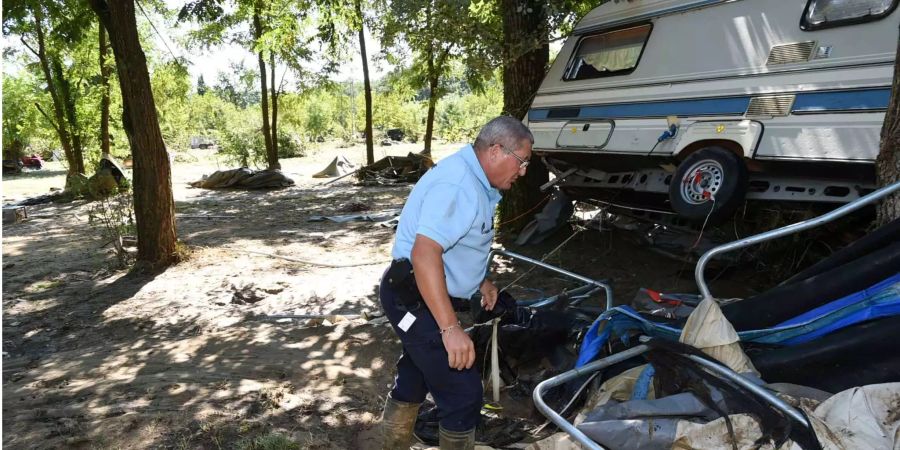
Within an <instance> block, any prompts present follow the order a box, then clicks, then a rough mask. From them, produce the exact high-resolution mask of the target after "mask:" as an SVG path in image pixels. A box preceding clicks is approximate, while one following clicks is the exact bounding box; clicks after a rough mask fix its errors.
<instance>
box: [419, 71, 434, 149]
mask: <svg viewBox="0 0 900 450" xmlns="http://www.w3.org/2000/svg"><path fill="white" fill-rule="evenodd" d="M433 67H434V65H433V64H429V65H428V68H429V74H428V118H427V119H425V120H426V122H425V150H423V151H422V154H423V155H426V156H429V157H430V156H431V138H432V137H433V135H434V111H435V109H437V101H438V96H437V87H438V76H437V75H432V74H431V73H432V71H433V70H434V69H433Z"/></svg>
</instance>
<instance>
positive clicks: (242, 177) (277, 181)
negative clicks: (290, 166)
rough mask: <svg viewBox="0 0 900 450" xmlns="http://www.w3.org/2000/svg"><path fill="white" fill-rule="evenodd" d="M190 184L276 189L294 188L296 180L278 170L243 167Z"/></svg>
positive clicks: (223, 187) (222, 187)
mask: <svg viewBox="0 0 900 450" xmlns="http://www.w3.org/2000/svg"><path fill="white" fill-rule="evenodd" d="M189 184H190V186H191V187H195V188H203V189H276V188H283V187H288V186H293V185H294V180H292V179H290V178H289V177H287V176H286V175H285V174H283V173H282V172H281V171H280V170H277V169H266V170H252V169H248V168H246V167H241V168H239V169H231V170H217V171H215V172H213V174H212V175H209V176H206V175H204V176H203V179H201V180H199V181H193V182H191V183H189Z"/></svg>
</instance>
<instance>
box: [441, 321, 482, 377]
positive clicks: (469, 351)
mask: <svg viewBox="0 0 900 450" xmlns="http://www.w3.org/2000/svg"><path fill="white" fill-rule="evenodd" d="M441 340H443V341H444V348H445V349H447V360H448V362H449V364H450V367H451V368H453V369H458V370H462V369H468V368H471V367H472V364H475V344H473V343H472V339H471V338H469V335H468V334H466V332H465V331H463V329H462V328H460V327H459V326H458V325H457V326H453V327H452V328H450V329H447V331H444V332H443V333H441Z"/></svg>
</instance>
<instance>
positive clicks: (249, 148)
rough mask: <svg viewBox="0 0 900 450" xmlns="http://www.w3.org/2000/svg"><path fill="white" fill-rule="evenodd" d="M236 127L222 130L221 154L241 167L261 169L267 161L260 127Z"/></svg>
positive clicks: (236, 125)
mask: <svg viewBox="0 0 900 450" xmlns="http://www.w3.org/2000/svg"><path fill="white" fill-rule="evenodd" d="M234 125H235V126H233V127H230V128H225V129H223V130H220V136H221V141H220V142H219V153H221V154H222V155H224V156H225V158H226V159H227V160H228V161H229V162H231V163H233V164H238V165H240V166H241V167H250V166H254V167H259V166H260V165H261V164H262V163H264V162H265V159H266V147H265V143H264V142H263V135H262V133H260V132H259V128H258V127H248V126H240V125H238V124H234Z"/></svg>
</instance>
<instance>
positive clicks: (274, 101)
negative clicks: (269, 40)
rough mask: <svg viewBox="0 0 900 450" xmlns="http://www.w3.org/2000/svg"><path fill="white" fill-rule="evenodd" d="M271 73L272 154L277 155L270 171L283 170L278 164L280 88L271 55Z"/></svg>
mask: <svg viewBox="0 0 900 450" xmlns="http://www.w3.org/2000/svg"><path fill="white" fill-rule="evenodd" d="M269 72H271V74H272V154H274V155H275V157H274V161H275V164H274V165H273V164H272V163H271V161H270V162H269V168H270V169H281V163H280V162H278V86H276V85H275V54H274V53H272V54H271V55H269Z"/></svg>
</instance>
